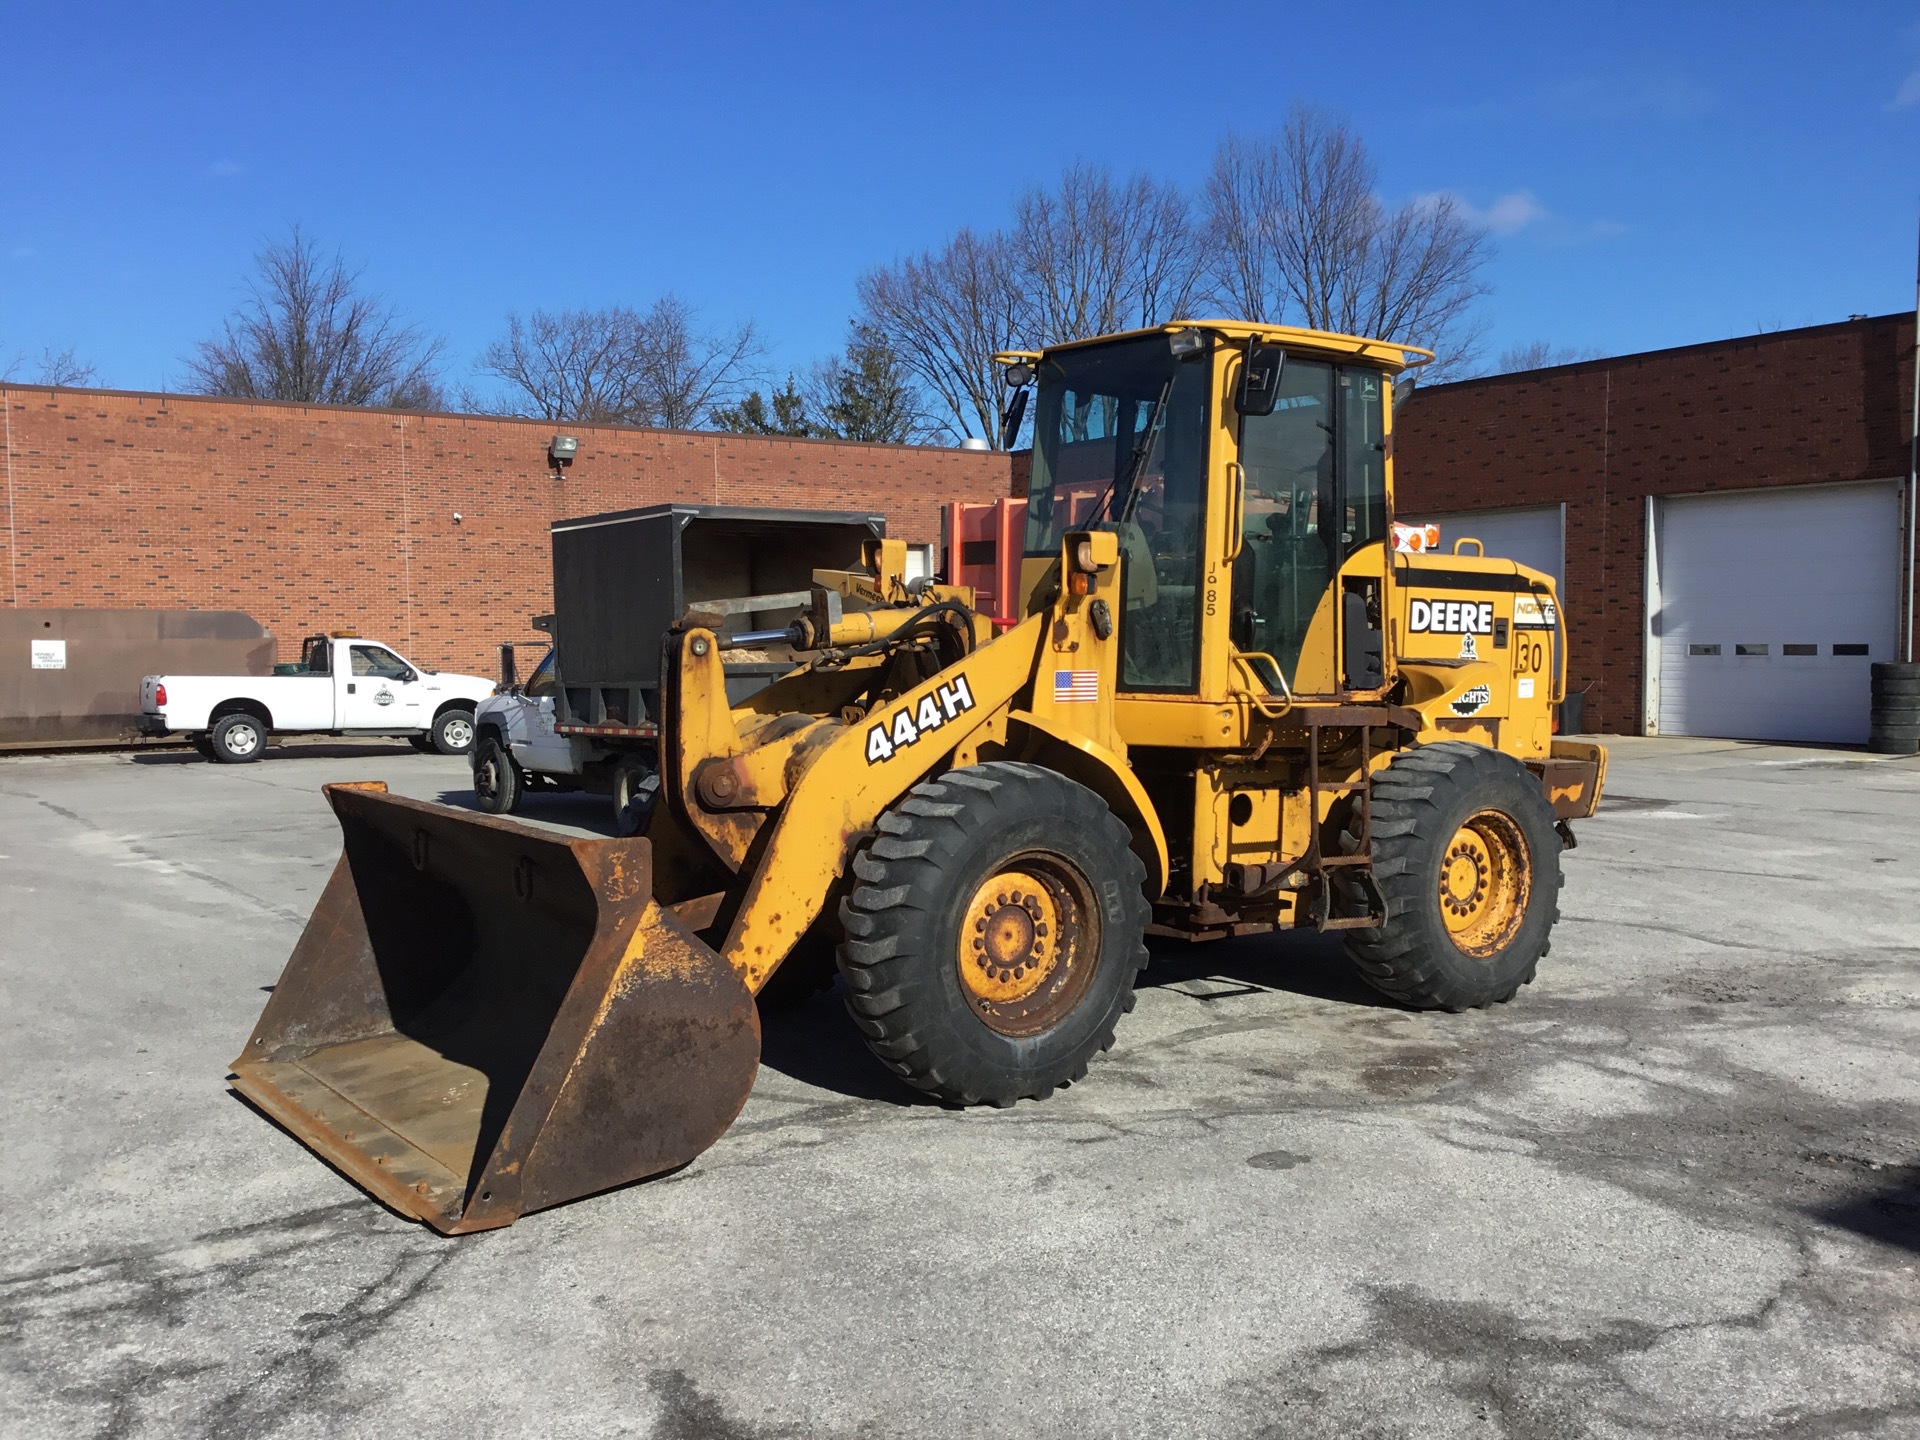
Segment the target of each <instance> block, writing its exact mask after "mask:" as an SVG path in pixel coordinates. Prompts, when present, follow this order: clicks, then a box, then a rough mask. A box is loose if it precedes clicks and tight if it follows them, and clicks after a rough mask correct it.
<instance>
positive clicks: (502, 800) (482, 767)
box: [473, 735, 525, 815]
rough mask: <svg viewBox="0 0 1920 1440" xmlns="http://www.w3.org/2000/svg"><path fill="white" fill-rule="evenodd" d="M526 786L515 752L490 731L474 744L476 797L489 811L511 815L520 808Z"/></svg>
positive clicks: (474, 792)
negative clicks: (512, 752)
mask: <svg viewBox="0 0 1920 1440" xmlns="http://www.w3.org/2000/svg"><path fill="white" fill-rule="evenodd" d="M524 792H525V786H524V785H523V784H522V782H521V779H520V767H519V766H518V765H516V764H514V762H513V756H512V755H510V754H508V753H507V749H506V747H505V746H504V745H502V744H501V743H500V742H499V741H498V740H496V739H494V737H493V736H491V735H483V736H481V737H480V741H479V743H478V744H476V745H475V746H474V747H473V798H474V799H475V800H477V801H479V802H480V808H481V809H482V810H484V811H486V812H487V814H489V815H511V814H512V813H513V812H514V811H515V810H518V809H519V808H520V797H521V795H522V794H523V793H524Z"/></svg>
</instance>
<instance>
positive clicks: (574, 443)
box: [547, 435, 580, 470]
mask: <svg viewBox="0 0 1920 1440" xmlns="http://www.w3.org/2000/svg"><path fill="white" fill-rule="evenodd" d="M579 453H580V442H579V441H578V440H577V439H575V438H574V437H573V436H571V435H556V436H554V437H553V441H552V443H551V444H549V445H548V446H547V458H548V459H550V460H552V461H553V468H554V469H556V470H558V469H559V468H560V467H561V466H563V465H571V464H572V463H573V457H574V456H576V455H578V454H579Z"/></svg>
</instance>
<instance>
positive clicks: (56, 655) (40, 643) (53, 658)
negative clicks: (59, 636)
mask: <svg viewBox="0 0 1920 1440" xmlns="http://www.w3.org/2000/svg"><path fill="white" fill-rule="evenodd" d="M31 644H32V646H33V668H34V669H36V670H64V669H66V668H67V642H66V641H64V640H35V641H32V642H31Z"/></svg>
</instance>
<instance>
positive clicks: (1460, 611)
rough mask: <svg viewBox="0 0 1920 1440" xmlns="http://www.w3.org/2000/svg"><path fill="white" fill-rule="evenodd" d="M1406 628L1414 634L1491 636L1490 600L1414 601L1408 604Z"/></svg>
mask: <svg viewBox="0 0 1920 1440" xmlns="http://www.w3.org/2000/svg"><path fill="white" fill-rule="evenodd" d="M1407 629H1409V630H1410V631H1412V632H1413V633H1414V634H1415V635H1491V634H1492V633H1493V602H1492V601H1491V600H1482V601H1480V602H1478V603H1477V604H1476V603H1475V602H1474V601H1472V600H1415V601H1413V602H1412V603H1411V604H1410V605H1408V607H1407Z"/></svg>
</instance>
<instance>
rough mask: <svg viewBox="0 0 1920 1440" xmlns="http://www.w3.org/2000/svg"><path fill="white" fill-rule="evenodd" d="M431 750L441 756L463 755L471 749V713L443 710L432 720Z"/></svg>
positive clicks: (467, 711) (468, 711)
mask: <svg viewBox="0 0 1920 1440" xmlns="http://www.w3.org/2000/svg"><path fill="white" fill-rule="evenodd" d="M430 733H431V734H432V736H433V748H434V749H436V750H438V751H439V752H440V753H441V754H442V755H465V754H468V753H469V752H470V751H472V749H473V712H472V711H471V710H443V711H441V712H440V713H439V714H438V715H436V716H434V718H433V729H432V731H431V732H430Z"/></svg>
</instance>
